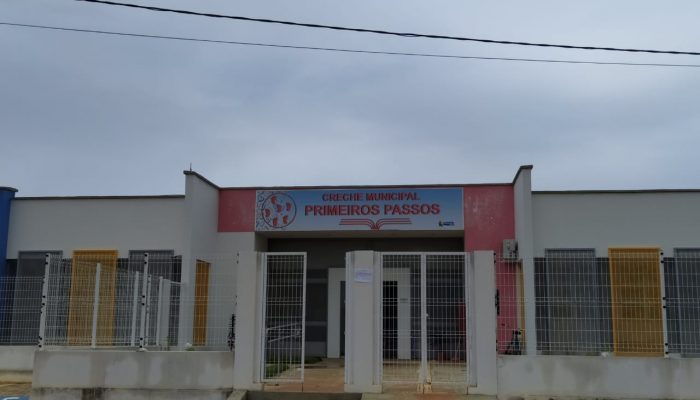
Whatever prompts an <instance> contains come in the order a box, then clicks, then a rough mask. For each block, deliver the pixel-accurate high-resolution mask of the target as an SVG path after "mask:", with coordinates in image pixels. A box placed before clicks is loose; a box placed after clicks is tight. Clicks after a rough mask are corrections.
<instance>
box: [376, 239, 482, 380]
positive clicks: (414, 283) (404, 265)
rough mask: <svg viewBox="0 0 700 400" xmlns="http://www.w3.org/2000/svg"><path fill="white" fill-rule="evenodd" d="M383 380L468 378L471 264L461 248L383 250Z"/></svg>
mask: <svg viewBox="0 0 700 400" xmlns="http://www.w3.org/2000/svg"><path fill="white" fill-rule="evenodd" d="M381 263H382V267H381V279H382V293H381V303H382V307H381V313H382V315H381V319H382V337H381V342H380V343H381V345H382V360H383V362H382V364H381V370H382V381H383V382H395V383H417V384H434V383H447V384H460V385H466V384H468V382H469V379H470V373H469V372H470V371H469V368H468V366H469V357H470V354H471V353H470V351H469V349H470V343H469V337H470V335H469V330H470V325H471V324H470V323H469V319H470V318H471V317H472V315H471V313H470V312H469V311H468V308H469V304H470V302H469V293H470V289H469V282H470V281H471V279H470V269H469V268H468V258H467V255H466V254H465V253H382V254H381Z"/></svg>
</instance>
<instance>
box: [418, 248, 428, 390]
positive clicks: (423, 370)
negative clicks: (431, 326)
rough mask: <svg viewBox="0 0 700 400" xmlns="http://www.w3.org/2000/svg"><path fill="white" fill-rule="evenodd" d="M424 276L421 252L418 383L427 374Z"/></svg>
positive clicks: (425, 271)
mask: <svg viewBox="0 0 700 400" xmlns="http://www.w3.org/2000/svg"><path fill="white" fill-rule="evenodd" d="M426 276H427V263H426V255H425V253H423V254H421V259H420V313H421V319H420V376H419V380H420V383H425V382H426V379H427V376H428V305H427V294H428V289H427V282H426Z"/></svg>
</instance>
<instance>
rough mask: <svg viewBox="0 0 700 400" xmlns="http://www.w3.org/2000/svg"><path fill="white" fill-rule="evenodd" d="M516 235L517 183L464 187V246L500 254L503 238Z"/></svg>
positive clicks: (511, 237) (469, 249) (469, 248)
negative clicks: (515, 207) (514, 192)
mask: <svg viewBox="0 0 700 400" xmlns="http://www.w3.org/2000/svg"><path fill="white" fill-rule="evenodd" d="M514 237H515V209H514V199H513V185H489V186H465V187H464V249H465V250H466V251H475V250H493V251H496V252H497V253H499V254H500V252H501V244H502V241H503V239H513V238H514Z"/></svg>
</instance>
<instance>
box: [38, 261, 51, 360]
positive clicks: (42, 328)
mask: <svg viewBox="0 0 700 400" xmlns="http://www.w3.org/2000/svg"><path fill="white" fill-rule="evenodd" d="M50 270H51V254H50V253H46V257H45V258H44V281H43V282H42V285H41V317H39V350H41V349H43V348H44V341H45V338H46V313H47V309H46V307H47V305H48V295H49V273H50Z"/></svg>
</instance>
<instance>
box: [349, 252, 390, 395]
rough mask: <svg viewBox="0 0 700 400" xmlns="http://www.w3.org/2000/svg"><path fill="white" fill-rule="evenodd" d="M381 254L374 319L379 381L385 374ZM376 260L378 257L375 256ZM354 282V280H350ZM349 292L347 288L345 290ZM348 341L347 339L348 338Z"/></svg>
mask: <svg viewBox="0 0 700 400" xmlns="http://www.w3.org/2000/svg"><path fill="white" fill-rule="evenodd" d="M378 256H379V268H378V269H376V268H375V271H376V273H377V276H376V278H375V283H374V304H376V305H377V310H376V312H375V314H376V317H375V319H374V323H375V326H376V328H375V329H374V331H375V332H376V333H375V336H374V343H375V345H374V346H375V347H374V348H375V354H376V357H377V361H376V362H375V365H376V366H377V376H376V379H377V382H381V381H382V376H384V296H383V292H384V257H383V255H382V253H378ZM375 257H377V253H375ZM375 262H376V258H375ZM350 282H352V281H350ZM345 292H346V293H347V289H346V291H345ZM346 312H347V307H346ZM346 341H347V339H346Z"/></svg>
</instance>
